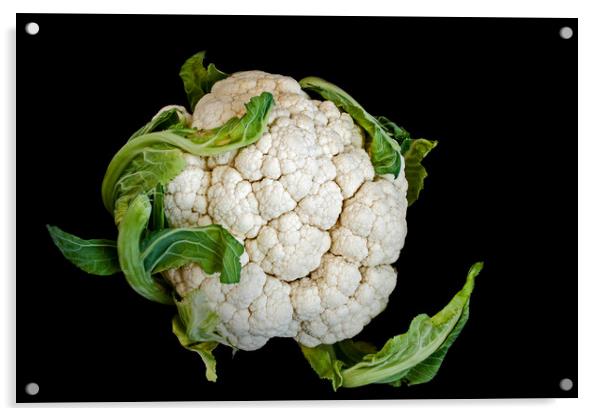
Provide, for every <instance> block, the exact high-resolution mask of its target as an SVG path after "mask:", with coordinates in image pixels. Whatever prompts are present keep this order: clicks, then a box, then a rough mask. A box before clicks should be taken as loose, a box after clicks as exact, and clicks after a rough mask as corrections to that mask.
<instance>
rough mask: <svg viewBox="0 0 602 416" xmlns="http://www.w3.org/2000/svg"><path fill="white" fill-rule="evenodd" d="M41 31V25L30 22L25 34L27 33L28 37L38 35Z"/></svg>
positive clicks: (26, 26)
mask: <svg viewBox="0 0 602 416" xmlns="http://www.w3.org/2000/svg"><path fill="white" fill-rule="evenodd" d="M39 31H40V25H38V24H37V23H36V22H29V23H27V24H26V25H25V32H27V34H28V35H37V34H38V32H39Z"/></svg>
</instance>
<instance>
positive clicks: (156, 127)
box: [128, 108, 189, 141]
mask: <svg viewBox="0 0 602 416" xmlns="http://www.w3.org/2000/svg"><path fill="white" fill-rule="evenodd" d="M188 127H189V126H188V123H187V121H186V116H185V115H184V114H182V112H181V111H180V110H178V109H177V108H170V109H169V110H165V111H162V112H161V113H159V114H157V115H156V116H155V117H153V119H152V120H151V121H149V122H148V123H146V124H145V125H144V126H142V127H141V128H140V129H138V130H137V131H136V132H135V133H134V134H132V135H131V136H130V138H129V139H128V141H130V140H132V139H135V138H136V137H138V136H142V135H144V134H148V133H152V132H153V131H161V130H173V129H184V128H188Z"/></svg>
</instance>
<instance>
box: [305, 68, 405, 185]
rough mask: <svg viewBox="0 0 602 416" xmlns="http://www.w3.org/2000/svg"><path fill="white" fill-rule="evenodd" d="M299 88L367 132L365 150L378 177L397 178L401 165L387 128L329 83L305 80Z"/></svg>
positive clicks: (394, 143)
mask: <svg viewBox="0 0 602 416" xmlns="http://www.w3.org/2000/svg"><path fill="white" fill-rule="evenodd" d="M299 84H300V85H301V87H302V88H304V89H306V90H310V91H314V92H316V93H318V94H319V95H321V96H322V97H323V98H325V99H327V100H330V101H332V102H333V103H334V104H335V105H336V106H337V107H340V108H342V109H343V110H344V111H345V112H347V113H349V115H350V116H351V117H352V118H353V119H354V120H355V122H356V123H357V124H359V125H360V126H361V127H362V128H363V129H364V130H366V132H367V133H368V135H369V136H370V140H368V143H367V144H368V149H367V150H368V153H369V154H370V160H371V161H372V165H373V166H374V171H375V172H376V173H377V174H379V175H385V174H388V173H391V174H393V175H395V177H397V176H398V175H399V172H400V170H401V165H402V163H403V160H402V158H401V152H400V146H399V143H398V142H397V141H396V140H395V138H393V137H391V135H390V133H389V131H388V130H387V128H385V127H384V126H383V125H381V123H380V122H379V121H378V120H377V119H376V118H375V117H373V116H372V115H370V114H369V113H368V112H367V111H366V110H364V108H363V107H362V106H361V105H360V104H359V103H358V102H357V101H355V100H354V99H353V97H351V96H350V95H349V94H347V93H346V92H345V91H343V90H342V89H341V88H339V87H337V86H336V85H334V84H331V83H330V82H328V81H325V80H323V79H321V78H317V77H307V78H303V79H302V80H301V81H299Z"/></svg>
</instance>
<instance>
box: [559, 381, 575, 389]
mask: <svg viewBox="0 0 602 416" xmlns="http://www.w3.org/2000/svg"><path fill="white" fill-rule="evenodd" d="M572 388H573V380H571V379H570V378H563V379H562V380H560V389H561V390H564V391H570V390H572Z"/></svg>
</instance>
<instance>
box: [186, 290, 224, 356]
mask: <svg viewBox="0 0 602 416" xmlns="http://www.w3.org/2000/svg"><path fill="white" fill-rule="evenodd" d="M176 306H177V307H178V316H179V319H180V322H181V324H182V328H183V329H184V331H185V333H186V337H187V338H188V339H189V340H190V341H192V342H206V341H216V342H219V343H222V344H225V345H228V342H227V341H226V340H225V338H223V337H222V336H221V335H220V334H218V333H217V331H216V330H215V328H216V326H217V324H218V323H219V322H220V319H219V315H218V314H217V312H216V311H215V310H213V309H212V308H211V307H210V302H209V300H208V298H207V295H206V294H205V292H204V289H203V288H202V287H199V288H197V289H194V290H192V291H190V292H188V293H187V294H186V296H184V298H183V299H182V300H180V301H177V300H176Z"/></svg>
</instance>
